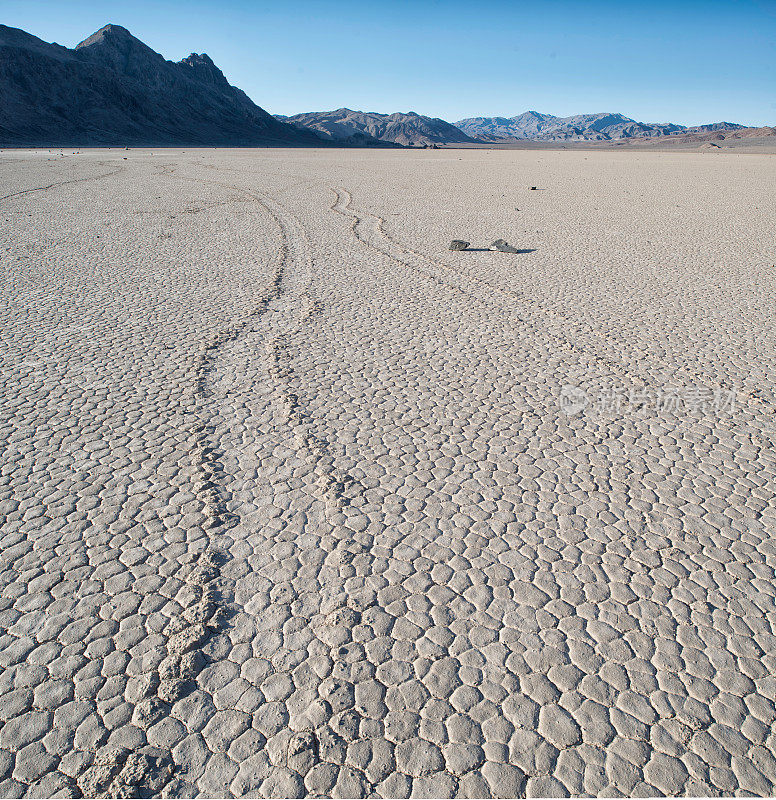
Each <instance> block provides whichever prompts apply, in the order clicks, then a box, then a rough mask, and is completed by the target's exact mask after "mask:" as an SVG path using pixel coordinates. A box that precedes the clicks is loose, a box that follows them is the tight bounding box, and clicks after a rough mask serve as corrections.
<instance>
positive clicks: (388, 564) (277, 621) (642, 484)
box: [0, 149, 776, 797]
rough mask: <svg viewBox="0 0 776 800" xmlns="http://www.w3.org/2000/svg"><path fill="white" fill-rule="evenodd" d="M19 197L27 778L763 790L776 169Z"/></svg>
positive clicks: (332, 156) (14, 568)
mask: <svg viewBox="0 0 776 800" xmlns="http://www.w3.org/2000/svg"><path fill="white" fill-rule="evenodd" d="M0 186H1V187H2V189H0V195H2V198H1V199H0V265H1V268H2V281H1V283H2V287H1V291H2V300H3V302H2V308H1V309H0V314H1V317H0V348H1V354H2V389H1V390H0V391H1V394H0V440H2V442H3V443H4V448H5V450H4V454H3V456H2V463H1V464H0V513H2V514H3V515H4V523H3V527H2V535H1V536H0V548H1V550H0V598H1V604H0V725H2V727H0V795H1V796H3V797H22V796H27V797H40V796H69V797H72V796H78V795H79V793H83V794H85V795H86V796H94V795H96V794H107V795H114V796H115V795H123V796H132V795H133V794H140V795H141V796H142V795H144V794H145V795H149V794H152V795H158V794H160V793H163V794H166V795H172V796H193V795H199V796H204V797H213V796H216V797H218V796H232V795H233V796H243V795H249V794H250V795H252V796H259V797H278V796H280V797H283V796H285V797H301V796H303V795H312V796H333V797H367V796H369V797H409V796H413V797H490V796H493V797H515V796H520V795H524V794H527V795H529V796H547V795H555V796H557V795H568V794H574V795H579V794H586V795H598V796H620V795H633V796H647V795H659V794H667V795H674V794H691V795H720V794H723V795H728V794H753V795H770V794H772V793H773V792H774V791H775V790H776V733H774V722H775V720H776V710H775V708H774V699H775V698H776V678H775V677H774V675H776V580H775V578H774V570H775V569H776V538H775V531H776V499H775V497H774V487H776V464H775V459H774V455H775V453H776V450H775V448H774V445H775V444H776V432H775V431H774V428H776V423H775V422H774V375H776V347H775V346H774V345H775V344H776V342H775V341H774V339H775V338H776V334H774V326H773V319H774V308H775V302H774V301H775V299H776V266H775V264H776V249H775V247H774V241H775V238H774V234H775V233H776V230H775V228H776V224H775V223H774V210H773V188H774V186H776V157H774V156H768V155H745V154H741V155H737V154H716V153H700V152H698V153H633V152H631V153H622V152H600V153H593V152H583V151H578V152H572V151H567V152H559V151H558V152H555V151H493V152H489V151H487V150H467V151H453V150H444V151H368V150H363V151H358V150H350V151H346V150H329V151H312V150H233V151H219V150H186V151H181V150H177V151H170V150H154V151H150V150H139V149H138V150H136V149H132V150H123V149H122V150H119V149H115V150H102V151H97V150H96V151H85V152H80V153H79V152H76V151H72V150H66V151H36V152H32V151H24V152H22V151H5V152H2V153H0ZM530 186H536V187H538V189H537V191H531V190H530V189H529V188H528V187H530ZM454 238H462V239H465V240H468V241H470V242H471V243H472V247H473V248H478V249H475V250H473V251H464V252H450V251H449V250H448V246H449V243H450V240H451V239H454ZM497 238H504V239H506V240H508V241H509V242H510V243H512V244H514V245H515V246H517V247H519V248H520V249H521V250H523V251H525V252H521V253H519V254H515V255H510V254H503V253H498V252H490V251H488V250H486V249H485V250H484V249H480V248H484V247H486V246H487V245H489V244H490V243H491V242H492V241H493V240H494V239H497Z"/></svg>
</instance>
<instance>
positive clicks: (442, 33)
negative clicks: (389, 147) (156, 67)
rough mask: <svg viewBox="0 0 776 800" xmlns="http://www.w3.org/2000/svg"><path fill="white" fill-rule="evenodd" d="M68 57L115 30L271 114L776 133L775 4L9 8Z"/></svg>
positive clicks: (20, 0) (79, 4)
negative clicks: (588, 121)
mask: <svg viewBox="0 0 776 800" xmlns="http://www.w3.org/2000/svg"><path fill="white" fill-rule="evenodd" d="M0 22H2V23H4V24H6V25H12V26H15V27H19V28H23V29H25V30H27V31H29V32H30V33H33V34H35V35H36V36H39V37H40V38H42V39H45V40H46V41H56V42H58V43H59V44H64V45H67V46H69V47H72V46H74V45H75V44H76V43H77V42H79V41H80V40H81V39H84V38H86V36H88V35H89V34H91V33H92V32H93V31H95V30H96V29H98V28H100V27H102V25H104V24H105V23H107V22H113V23H117V24H119V25H123V26H124V27H126V28H129V30H130V31H132V33H133V34H134V35H135V36H137V37H138V38H139V39H142V40H143V41H144V42H145V43H146V44H148V45H149V46H151V47H153V48H154V50H157V51H158V52H160V53H162V55H164V56H165V57H166V58H168V59H171V60H179V59H181V58H183V57H185V56H187V55H188V54H189V53H190V52H199V53H201V52H206V53H208V54H209V55H210V57H211V58H212V59H213V60H214V61H215V62H216V64H218V66H220V67H221V69H223V71H224V73H225V74H226V76H227V78H228V79H229V81H230V82H231V83H233V84H235V85H236V86H239V87H240V88H242V89H244V90H245V91H246V92H247V93H248V95H249V96H250V97H251V98H252V99H253V100H254V101H255V102H256V103H258V104H259V105H261V106H263V107H264V108H266V109H267V110H268V111H271V112H272V113H276V114H293V113H297V112H301V111H321V110H329V109H333V108H339V107H341V106H347V107H348V108H353V109H360V110H367V111H380V112H392V111H417V112H418V113H422V114H428V115H430V116H439V117H442V118H444V119H447V120H450V121H455V120H458V119H460V118H462V117H471V116H512V115H514V114H518V113H520V112H522V111H526V110H528V109H534V110H537V111H543V112H547V113H551V114H557V115H561V116H565V115H569V114H577V113H586V112H599V111H616V112H621V113H623V114H626V115H627V116H630V117H634V118H635V119H638V120H641V121H645V122H668V121H670V122H678V123H682V124H685V125H693V124H698V123H703V122H717V121H720V120H727V121H730V122H741V123H744V124H749V125H765V124H771V125H773V124H776V0H639V2H633V0H618V1H617V2H613V1H612V0H530V2H522V0H513V1H512V2H508V0H471V1H470V2H461V1H460V0H449V1H448V2H437V1H435V0H385V1H384V2H380V0H275V2H266V1H265V0H218V1H216V0H153V1H151V0H120V1H118V0H116V1H115V2H114V0H2V2H1V3H0Z"/></svg>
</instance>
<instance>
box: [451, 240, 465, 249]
mask: <svg viewBox="0 0 776 800" xmlns="http://www.w3.org/2000/svg"><path fill="white" fill-rule="evenodd" d="M468 246H469V242H464V241H463V240H462V239H453V241H452V242H450V249H451V250H466V248H467V247H468Z"/></svg>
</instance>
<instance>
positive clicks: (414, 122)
mask: <svg viewBox="0 0 776 800" xmlns="http://www.w3.org/2000/svg"><path fill="white" fill-rule="evenodd" d="M278 119H281V120H283V121H285V122H290V123H291V124H292V125H296V126H298V127H302V128H308V129H311V130H314V131H316V132H317V133H318V134H319V135H321V136H322V137H323V138H324V139H327V140H329V141H332V142H337V143H351V144H373V143H378V142H391V143H393V144H400V145H410V146H415V147H417V146H419V145H421V146H422V145H434V144H462V143H473V142H474V139H472V138H471V137H470V136H468V135H467V134H466V133H464V132H463V131H462V130H461V129H460V128H457V127H456V126H455V125H451V124H450V123H449V122H445V121H444V120H443V119H439V118H438V117H424V116H422V115H421V114H416V113H415V112H414V111H409V112H407V113H406V114H402V113H398V112H397V113H395V114H377V113H375V112H369V111H352V110H351V109H349V108H338V109H336V111H310V112H308V113H305V114H295V115H294V116H292V117H278Z"/></svg>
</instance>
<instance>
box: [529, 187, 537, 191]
mask: <svg viewBox="0 0 776 800" xmlns="http://www.w3.org/2000/svg"><path fill="white" fill-rule="evenodd" d="M528 188H529V189H530V190H531V191H532V192H535V191H536V186H529V187H528Z"/></svg>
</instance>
